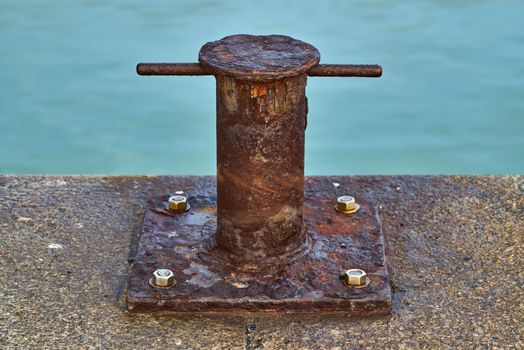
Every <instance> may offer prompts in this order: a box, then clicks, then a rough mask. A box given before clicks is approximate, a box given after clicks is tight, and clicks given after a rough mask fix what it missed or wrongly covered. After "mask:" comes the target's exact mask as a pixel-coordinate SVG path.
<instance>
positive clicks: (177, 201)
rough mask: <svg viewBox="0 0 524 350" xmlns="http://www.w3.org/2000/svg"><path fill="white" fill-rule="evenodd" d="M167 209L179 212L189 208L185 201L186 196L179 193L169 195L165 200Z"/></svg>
mask: <svg viewBox="0 0 524 350" xmlns="http://www.w3.org/2000/svg"><path fill="white" fill-rule="evenodd" d="M180 192H181V191H180ZM182 193H183V192H182ZM167 210H169V211H171V212H174V213H181V212H184V211H187V210H189V204H188V203H187V197H186V196H183V195H181V194H175V195H174V196H171V197H169V199H168V201H167Z"/></svg>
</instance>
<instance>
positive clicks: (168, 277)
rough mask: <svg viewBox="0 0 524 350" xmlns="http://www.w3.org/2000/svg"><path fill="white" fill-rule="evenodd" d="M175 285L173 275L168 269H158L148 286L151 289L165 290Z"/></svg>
mask: <svg viewBox="0 0 524 350" xmlns="http://www.w3.org/2000/svg"><path fill="white" fill-rule="evenodd" d="M174 283H175V275H174V274H173V271H171V270H169V269H158V270H155V272H153V277H151V279H150V280H149V284H151V286H153V287H161V288H167V287H171V286H172V285H173V284H174Z"/></svg>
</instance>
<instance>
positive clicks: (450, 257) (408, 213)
mask: <svg viewBox="0 0 524 350" xmlns="http://www.w3.org/2000/svg"><path fill="white" fill-rule="evenodd" d="M323 181H326V186H330V185H331V183H332V182H338V183H340V184H341V189H342V191H343V192H349V193H353V194H357V195H358V194H359V193H364V192H366V193H370V194H372V195H373V196H374V197H375V198H376V201H377V203H380V204H382V205H383V219H384V225H385V230H386V235H387V241H388V244H389V255H388V259H389V263H390V267H391V271H392V273H393V282H394V287H395V290H396V292H395V294H394V307H393V314H392V315H391V316H389V317H384V318H378V319H358V318H347V317H340V316H321V315H311V316H281V317H275V316H262V315H259V314H251V315H250V314H247V315H237V316H229V317H226V316H219V315H217V316H203V315H186V316H177V317H173V316H162V317H156V316H148V315H130V314H128V313H127V312H126V310H125V299H124V295H125V288H126V280H127V273H128V270H129V264H130V261H132V257H133V251H134V249H135V245H136V239H137V233H138V232H139V229H140V223H141V217H142V214H143V211H144V209H145V203H146V198H147V195H148V194H153V193H154V194H161V193H168V192H172V190H173V189H186V190H187V191H188V192H190V191H191V189H192V188H194V187H195V186H206V187H210V188H214V186H215V182H214V178H213V177H120V176H119V177H69V176H64V177H52V176H0V237H1V240H0V281H1V282H2V283H1V284H0V347H1V348H2V349H36V348H38V349H42V348H44V349H61V348H70V349H73V348H74V349H106V348H111V349H119V348H127V349H157V348H163V349H176V348H180V349H190V348H192V349H368V348H369V349H422V348H425V349H447V348H449V349H522V348H524V339H523V338H524V328H523V327H524V298H523V297H524V291H523V285H524V272H523V271H524V264H523V262H524V258H523V256H524V254H523V253H524V249H523V248H524V243H523V242H524V239H523V238H524V176H504V177H493V176H482V177H476V176H450V177H447V176H446V177H444V176H439V177H411V176H393V177H374V176H373V177H325V178H323ZM306 193H307V189H306Z"/></svg>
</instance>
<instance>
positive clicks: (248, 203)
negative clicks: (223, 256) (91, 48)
mask: <svg viewBox="0 0 524 350" xmlns="http://www.w3.org/2000/svg"><path fill="white" fill-rule="evenodd" d="M319 60H320V53H319V52H318V50H317V49H316V48H315V47H313V46H312V45H309V44H307V43H304V42H302V41H300V40H296V39H293V38H290V37H288V36H282V35H268V36H255V35H233V36H228V37H225V38H223V39H221V40H218V41H215V42H210V43H207V44H205V45H204V46H203V47H202V49H201V50H200V54H199V61H200V63H199V64H139V65H138V67H137V70H138V73H139V74H141V75H207V74H213V75H214V76H215V77H216V81H217V209H218V230H217V242H218V244H219V245H221V246H222V247H224V248H225V249H227V250H228V251H230V252H231V253H233V254H234V255H235V256H238V257H240V258H248V259H249V258H251V257H252V256H253V255H255V256H261V257H263V256H275V255H280V254H283V253H286V252H288V253H289V252H290V253H292V252H293V251H294V250H296V249H300V246H301V244H302V243H303V241H304V237H303V230H302V215H303V211H302V206H303V202H304V132H305V127H306V114H307V99H306V95H305V88H306V82H307V75H313V76H365V77H378V76H380V75H381V73H382V70H381V67H380V66H376V65H318V63H319Z"/></svg>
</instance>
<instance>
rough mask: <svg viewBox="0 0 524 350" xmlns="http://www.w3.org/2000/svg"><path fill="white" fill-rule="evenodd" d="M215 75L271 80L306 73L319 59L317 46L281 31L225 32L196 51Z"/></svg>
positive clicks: (200, 59)
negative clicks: (275, 32) (277, 33)
mask: <svg viewBox="0 0 524 350" xmlns="http://www.w3.org/2000/svg"><path fill="white" fill-rule="evenodd" d="M198 60H199V62H200V64H201V65H203V66H205V67H207V68H209V69H210V70H211V71H212V72H213V73H214V74H215V75H226V76H232V77H234V78H237V79H241V80H253V81H271V80H278V79H282V78H287V77H292V76H297V75H300V74H304V73H306V72H307V71H308V70H309V69H310V68H311V67H313V66H314V65H316V64H318V62H319V61H320V53H319V52H318V50H317V49H316V48H315V47H314V46H313V45H310V44H308V43H305V42H303V41H300V40H297V39H293V38H291V37H289V36H285V35H248V34H239V35H231V36H226V37H225V38H222V39H220V40H217V41H212V42H208V43H207V44H205V45H204V46H202V49H200V53H199V55H198Z"/></svg>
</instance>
